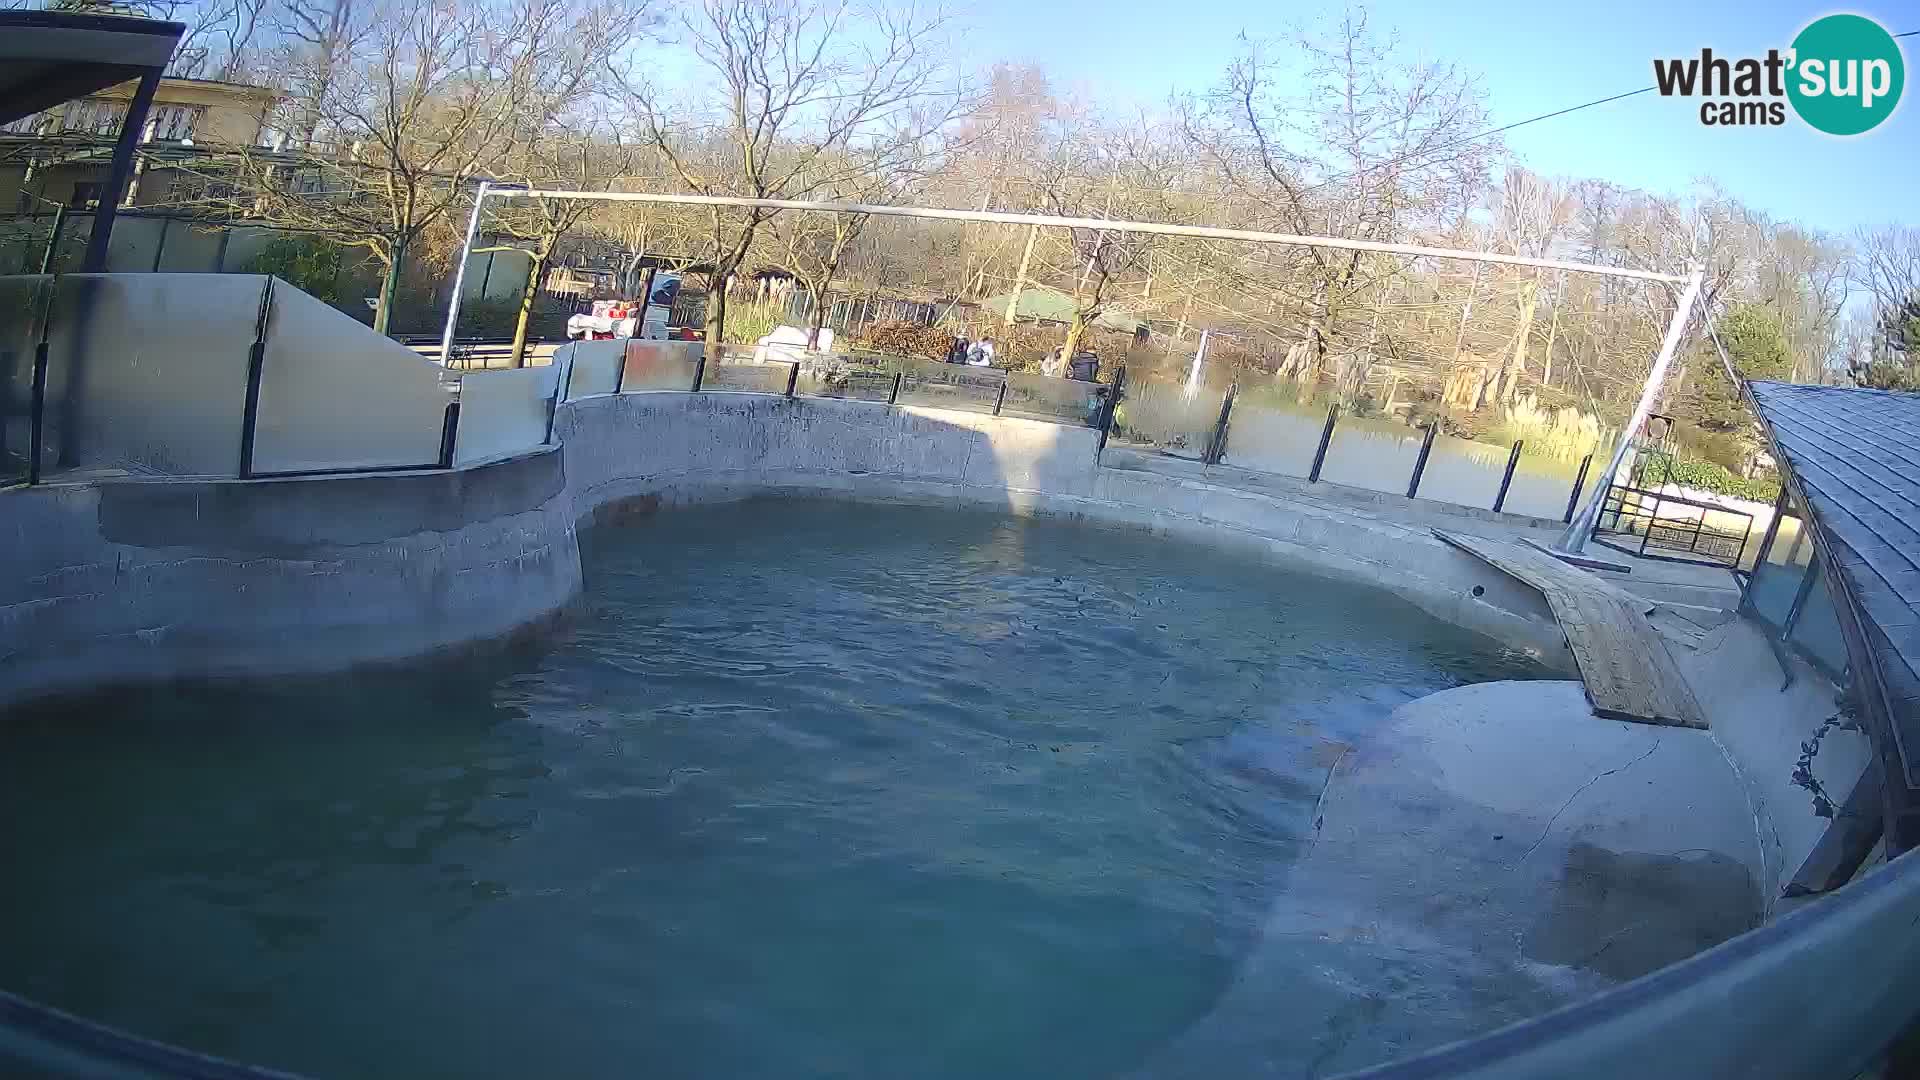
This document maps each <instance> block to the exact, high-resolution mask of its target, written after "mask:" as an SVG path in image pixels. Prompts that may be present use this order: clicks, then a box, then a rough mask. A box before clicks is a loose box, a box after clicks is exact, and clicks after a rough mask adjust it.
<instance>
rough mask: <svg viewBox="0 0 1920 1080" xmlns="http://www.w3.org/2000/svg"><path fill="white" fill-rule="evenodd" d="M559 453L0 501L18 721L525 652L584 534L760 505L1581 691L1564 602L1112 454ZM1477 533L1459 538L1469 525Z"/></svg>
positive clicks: (1405, 541) (1028, 435) (1369, 531)
mask: <svg viewBox="0 0 1920 1080" xmlns="http://www.w3.org/2000/svg"><path fill="white" fill-rule="evenodd" d="M554 431H555V436H556V442H558V443H559V444H560V445H559V446H557V447H549V448H544V449H542V450H540V451H538V452H535V453H531V454H526V455H521V456H518V457H513V458H508V459H503V460H499V461H494V462H489V463H486V464H480V465H474V466H471V467H466V468H461V469H454V470H431V471H424V472H414V473H384V474H361V475H341V476H323V477H301V478H293V479H272V480H250V481H237V480H124V481H99V482H94V483H87V484H73V485H50V486H46V487H40V488H34V489H27V490H21V491H13V492H7V493H4V494H0V500H5V502H6V504H7V505H6V509H7V511H8V514H9V518H10V519H11V524H12V526H13V527H12V528H11V529H10V530H8V531H7V532H5V533H4V534H0V558H4V559H5V561H6V564H7V565H9V566H10V567H15V568H18V571H17V572H16V573H15V574H13V575H10V576H9V577H8V578H7V579H6V580H5V581H0V704H5V703H8V702H12V701H18V700H22V699H26V698H32V697H36V696H41V695H46V694H56V693H63V692H70V691H77V690H84V689H91V688H94V687H97V686H100V685H103V684H112V683H125V682H138V681H142V680H150V679H152V680H159V679H174V678H205V677H217V676H233V675H242V676H244V675H260V676H264V675H273V674H279V673H290V672H314V671H329V670H336V669H339V668H344V667H349V666H352V665H356V664H365V663H378V662H392V661H399V660H404V659H407V658H409V657H414V656H419V655H422V654H425V653H429V652H434V651H438V650H442V649H447V648H452V647H459V646H461V645H464V644H469V643H474V642H483V641H487V640H491V639H495V638H499V637H502V636H505V635H509V634H512V633H513V632H515V631H516V630H517V629H519V628H522V627H525V626H527V625H529V624H533V623H536V622H538V621H540V620H542V619H545V618H547V617H549V616H551V615H552V614H554V613H555V612H557V611H559V610H561V609H562V608H564V607H565V606H566V605H567V604H568V603H569V602H570V600H571V598H572V597H573V596H574V595H575V594H576V593H577V592H578V590H579V588H580V557H579V546H578V541H577V538H576V535H575V529H576V526H577V524H579V523H589V524H592V523H604V522H607V521H613V520H618V519H620V518H621V517H623V516H627V515H630V514H633V513H642V512H658V511H660V510H663V509H671V508H674V507H678V506H687V505H692V504H697V503H711V502H718V501H725V500H730V499H741V498H748V497H753V496H762V495H775V494H785V495H809V496H824V497H833V498H845V499H857V500H874V501H883V502H915V503H924V504H928V505H966V506H973V507H982V508H989V509H997V510H1002V511H1005V512H1010V513H1023V514H1046V515H1050V516H1058V517H1066V518H1072V519H1077V520H1085V521H1093V522H1100V523H1103V524H1109V525H1119V526H1124V527H1129V528H1138V529H1145V530H1148V531H1150V532H1154V533H1157V534H1160V535H1166V536H1175V537H1179V538H1181V539H1184V540H1190V541H1196V542H1200V543H1209V544H1216V545H1221V546H1224V547H1228V548H1232V549H1235V550H1238V551H1242V552H1245V553H1249V554H1252V555H1254V556H1256V557H1259V558H1263V559H1268V560H1271V561H1273V562H1274V563H1276V564H1279V565H1285V566H1289V567H1293V568H1297V569H1301V570H1306V571H1309V572H1312V573H1316V574H1320V575H1323V576H1327V577H1333V578H1338V579H1340V580H1343V581H1349V582H1353V583H1355V584H1360V585H1364V586H1368V587H1373V588H1382V589H1386V590H1388V591H1390V592H1392V593H1394V594H1395V595H1397V596H1400V597H1402V598H1403V599H1405V600H1407V601H1409V602H1410V603H1412V604H1414V605H1416V606H1417V607H1419V608H1421V609H1422V610H1424V611H1426V612H1428V613H1430V614H1432V615H1434V616H1436V617H1438V618H1441V619H1443V620H1446V621H1448V622H1452V623H1455V624H1458V625H1460V626H1464V627H1466V628H1468V629H1471V630H1474V631H1477V632H1479V633H1482V634H1485V635H1487V636H1488V637H1490V638H1493V639H1494V640H1496V641H1499V642H1501V643H1503V644H1505V645H1507V646H1509V647H1511V648H1514V649H1518V650H1521V651H1523V652H1525V653H1527V654H1529V655H1531V656H1534V657H1536V658H1538V659H1540V660H1542V661H1543V662H1545V663H1548V664H1550V665H1554V666H1556V667H1560V668H1561V669H1563V670H1568V671H1571V670H1572V659H1571V657H1570V656H1569V655H1567V653H1566V650H1565V642H1564V638H1563V636H1562V635H1561V634H1560V631H1559V627H1558V626H1557V625H1556V624H1555V623H1554V622H1553V619H1552V614H1551V612H1550V611H1549V610H1548V609H1547V607H1546V605H1545V603H1544V601H1542V600H1541V599H1540V598H1539V597H1538V596H1537V595H1535V594H1533V593H1532V592H1531V590H1527V589H1524V588H1521V587H1519V586H1517V585H1516V584H1515V583H1514V582H1512V581H1511V580H1509V579H1507V578H1506V577H1505V575H1501V574H1498V573H1493V572H1490V571H1488V570H1487V569H1486V567H1485V566H1484V565H1481V564H1479V563H1478V561H1477V560H1472V559H1468V558H1466V557H1464V556H1461V555H1460V554H1459V553H1458V552H1455V551H1453V550H1452V549H1450V548H1447V547H1446V546H1445V545H1442V544H1439V543H1438V542H1436V541H1434V540H1433V539H1432V537H1431V536H1429V535H1428V534H1427V533H1426V532H1425V529H1424V527H1423V525H1422V524H1421V523H1420V522H1418V521H1414V522H1406V523H1403V522H1400V521H1397V520H1395V517H1394V514H1393V513H1392V510H1391V508H1384V509H1379V510H1376V511H1373V512H1368V511H1364V510H1362V509H1360V508H1357V507H1354V506H1348V505H1342V504H1340V503H1337V502H1328V501H1326V500H1320V499H1307V498H1293V497H1287V496H1286V495H1285V494H1284V493H1278V492H1268V491H1248V490H1242V489H1239V488H1235V487H1229V486H1225V485H1221V484H1215V483H1210V482H1207V481H1206V480H1204V479H1188V478H1184V477H1179V476H1167V475H1161V474H1158V473H1154V472H1148V471H1140V470H1125V469H1111V468H1101V467H1100V466H1098V465H1097V464H1096V461H1095V453H1096V447H1097V438H1098V436H1097V433H1096V432H1094V431H1093V430H1091V429H1087V428H1078V427H1067V426H1063V425H1059V424H1052V423H1047V422H1044V421H1037V420H1026V419H1020V418H1015V417H994V416H990V415H985V414H980V413H970V412H949V411H945V410H939V409H929V408H922V407H894V406H888V405H885V404H883V403H879V402H863V401H842V400H835V399H817V398H798V399H787V398H782V397H777V396H769V395H757V394H720V393H715V394H686V393H637V394H621V395H603V396H597V397H589V398H583V399H580V400H578V401H574V402H570V403H567V404H565V405H563V406H562V407H561V408H560V410H559V412H558V414H557V415H556V416H555V422H554ZM1456 520H1457V519H1456Z"/></svg>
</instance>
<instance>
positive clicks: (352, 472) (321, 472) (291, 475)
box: [236, 461, 447, 480]
mask: <svg viewBox="0 0 1920 1080" xmlns="http://www.w3.org/2000/svg"><path fill="white" fill-rule="evenodd" d="M446 467H447V466H445V465H442V464H440V463H439V462H437V461H432V462H427V463H425V464H422V465H357V466H355V467H353V468H351V469H292V470H289V471H287V472H257V473H254V474H253V475H252V476H247V477H237V478H236V479H244V480H291V479H295V478H298V477H302V476H367V475H370V474H373V473H410V472H429V471H431V470H434V469H444V468H446Z"/></svg>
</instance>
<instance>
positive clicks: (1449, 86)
mask: <svg viewBox="0 0 1920 1080" xmlns="http://www.w3.org/2000/svg"><path fill="white" fill-rule="evenodd" d="M1241 44H1242V48H1241V52H1240V55H1239V56H1238V57H1236V58H1235V60H1234V61H1233V63H1232V64H1231V65H1230V66H1229V67H1228V69H1227V72H1226V74H1225V76H1224V78H1223V79H1222V81H1221V83H1220V85H1219V86H1218V87H1217V88H1216V89H1215V90H1214V91H1213V92H1212V93H1211V94H1209V95H1208V96H1207V97H1206V98H1205V99H1203V100H1202V101H1199V102H1189V103H1187V107H1186V108H1185V109H1184V111H1183V120H1184V123H1185V127H1186V130H1187V132H1188V135H1189V138H1190V140H1191V141H1192V144H1193V145H1194V146H1195V147H1196V148H1197V149H1198V150H1199V151H1200V152H1201V153H1202V154H1203V155H1204V157H1205V159H1206V160H1207V161H1208V162H1209V164H1211V165H1212V166H1213V167H1214V168H1215V169H1216V170H1218V172H1219V174H1220V176H1221V177H1222V178H1223V179H1224V180H1225V182H1226V184H1227V185H1228V186H1229V187H1230V188H1232V189H1233V190H1235V191H1236V192H1237V193H1238V194H1240V195H1241V196H1242V200H1243V203H1244V205H1245V206H1247V207H1249V208H1259V209H1258V211H1257V213H1259V215H1260V216H1261V217H1263V218H1265V219H1267V223H1268V225H1269V227H1273V228H1277V229H1280V230H1282V231H1287V232H1295V233H1306V234H1318V235H1337V236H1346V237H1352V238H1356V239H1367V240H1394V239H1401V238H1404V237H1405V236H1406V234H1407V233H1408V232H1410V231H1411V230H1414V229H1416V228H1422V227H1428V228H1430V227H1434V226H1437V225H1439V224H1440V223H1441V222H1443V221H1444V220H1445V219H1446V217H1447V216H1448V215H1449V214H1459V213H1462V212H1464V209H1465V208H1466V207H1468V206H1470V205H1471V204H1472V203H1473V202H1474V201H1475V199H1476V197H1477V194H1478V192H1479V191H1481V190H1484V187H1485V184H1486V179H1485V177H1486V172H1487V169H1488V167H1489V164H1490V162H1491V161H1492V159H1493V158H1494V156H1495V155H1496V154H1497V153H1498V150H1499V144H1498V142H1497V141H1495V140H1491V139H1472V140H1469V139H1468V138H1467V136H1469V135H1471V134H1475V133H1477V132H1478V131H1479V130H1481V129H1482V128H1484V127H1485V125H1486V123H1487V110H1486V106H1485V103H1484V96H1483V94H1482V92H1481V89H1480V86H1479V84H1478V82H1477V81H1476V80H1474V79H1473V78H1472V77H1470V76H1468V75H1466V74H1464V73H1463V72H1461V71H1459V70H1458V69H1456V68H1454V67H1452V66H1449V65H1443V64H1434V63H1421V62H1408V61H1402V60H1400V59H1399V58H1398V56H1397V51H1396V48H1395V45H1394V43H1393V42H1392V41H1391V40H1387V41H1381V40H1379V39H1378V38H1377V37H1376V36H1375V35H1374V34H1373V33H1372V32H1371V31H1370V30H1369V28H1368V26H1367V18H1366V15H1365V13H1364V12H1361V11H1354V10H1349V11H1348V12H1346V13H1345V14H1344V15H1343V16H1342V17H1341V18H1339V19H1338V20H1335V21H1334V22H1333V23H1332V24H1331V25H1330V26H1328V27H1326V28H1324V29H1306V30H1301V31H1299V32H1297V33H1296V34H1295V35H1294V37H1293V39H1292V40H1291V41H1289V42H1285V43H1275V42H1267V41H1259V40H1254V39H1251V38H1245V37H1243V38H1242V42H1241ZM1295 88H1299V89H1298V90H1296V89H1295ZM1300 257H1301V259H1302V262H1303V264H1304V265H1303V266H1302V267H1301V269H1302V270H1303V271H1304V274H1305V277H1306V286H1307V290H1308V308H1309V313H1308V317H1307V324H1306V328H1305V341H1306V344H1307V352H1306V355H1305V357H1304V359H1305V360H1306V362H1307V365H1308V370H1307V371H1306V372H1305V373H1304V374H1306V375H1308V376H1309V377H1310V378H1311V377H1317V375H1318V373H1319V371H1320V370H1321V367H1322V365H1323V364H1324V361H1325V357H1326V354H1327V351H1328V348H1329V345H1328V338H1329V336H1330V335H1332V334H1334V333H1336V332H1338V323H1339V318H1340V314H1341V310H1342V308H1343V306H1344V305H1345V304H1346V303H1348V302H1349V301H1350V300H1352V299H1354V298H1355V297H1356V296H1357V295H1358V294H1359V293H1361V292H1363V291H1365V289H1366V288H1367V287H1368V286H1370V285H1371V282H1370V281H1368V280H1367V279H1366V277H1365V275H1364V274H1363V270H1364V267H1365V266H1366V264H1365V263H1364V262H1363V260H1362V259H1361V258H1360V257H1359V255H1358V253H1352V252H1339V251H1332V250H1326V249H1320V248H1307V249H1304V250H1303V251H1302V252H1300Z"/></svg>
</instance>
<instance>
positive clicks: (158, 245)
mask: <svg viewBox="0 0 1920 1080" xmlns="http://www.w3.org/2000/svg"><path fill="white" fill-rule="evenodd" d="M171 224H173V218H171V217H164V216H163V217H162V218H161V219H160V239H159V240H157V241H155V242H154V245H153V272H154V273H156V274H157V273H159V272H160V260H161V259H162V258H164V257H165V256H166V254H167V226H169V225H171Z"/></svg>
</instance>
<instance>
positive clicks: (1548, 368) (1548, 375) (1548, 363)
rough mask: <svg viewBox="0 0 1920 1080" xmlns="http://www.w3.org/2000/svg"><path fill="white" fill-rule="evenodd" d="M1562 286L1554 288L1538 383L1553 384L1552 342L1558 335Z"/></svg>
mask: <svg viewBox="0 0 1920 1080" xmlns="http://www.w3.org/2000/svg"><path fill="white" fill-rule="evenodd" d="M1565 292H1566V289H1565V288H1564V287H1562V288H1560V289H1556V290H1555V291H1554V296H1553V322H1552V323H1551V324H1550V325H1549V326H1548V327H1547V355H1546V358H1545V359H1544V360H1543V361H1542V362H1541V368H1540V385H1542V386H1552V385H1553V343H1554V341H1555V339H1557V338H1558V337H1559V336H1560V303H1561V301H1562V300H1563V299H1565V297H1564V295H1563V294H1564V293H1565Z"/></svg>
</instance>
